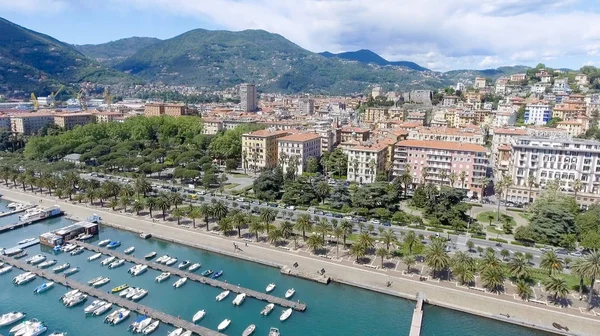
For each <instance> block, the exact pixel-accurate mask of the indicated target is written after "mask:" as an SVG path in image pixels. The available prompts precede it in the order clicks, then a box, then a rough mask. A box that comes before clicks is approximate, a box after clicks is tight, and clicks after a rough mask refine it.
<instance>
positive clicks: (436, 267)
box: [425, 239, 450, 277]
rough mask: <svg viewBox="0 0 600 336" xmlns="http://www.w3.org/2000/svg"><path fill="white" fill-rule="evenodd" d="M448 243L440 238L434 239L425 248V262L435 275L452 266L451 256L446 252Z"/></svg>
mask: <svg viewBox="0 0 600 336" xmlns="http://www.w3.org/2000/svg"><path fill="white" fill-rule="evenodd" d="M445 248H446V244H445V242H443V241H441V240H440V239H434V240H433V241H432V242H431V245H429V246H428V247H427V249H426V250H425V251H426V252H425V262H426V264H427V266H429V268H431V270H432V271H433V276H434V277H435V276H436V272H440V271H443V270H445V269H447V268H448V267H449V266H450V257H448V254H447V253H446V250H445Z"/></svg>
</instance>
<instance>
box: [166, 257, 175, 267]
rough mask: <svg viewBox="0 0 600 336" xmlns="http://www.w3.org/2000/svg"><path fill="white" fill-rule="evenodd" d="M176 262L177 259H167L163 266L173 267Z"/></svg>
mask: <svg viewBox="0 0 600 336" xmlns="http://www.w3.org/2000/svg"><path fill="white" fill-rule="evenodd" d="M176 262H177V258H175V257H173V258H169V260H167V261H165V265H167V266H173V264H175V263H176Z"/></svg>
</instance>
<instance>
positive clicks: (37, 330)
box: [15, 322, 48, 336]
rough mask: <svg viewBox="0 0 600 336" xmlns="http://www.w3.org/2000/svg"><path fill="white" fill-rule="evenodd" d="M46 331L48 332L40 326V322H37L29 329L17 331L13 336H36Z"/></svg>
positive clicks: (43, 326)
mask: <svg viewBox="0 0 600 336" xmlns="http://www.w3.org/2000/svg"><path fill="white" fill-rule="evenodd" d="M46 330H48V328H47V327H46V326H45V325H44V324H42V322H37V323H34V324H32V325H31V326H29V327H25V328H23V329H21V330H19V331H18V332H16V333H15V336H38V335H41V334H43V333H45V332H46Z"/></svg>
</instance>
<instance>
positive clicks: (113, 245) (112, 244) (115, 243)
mask: <svg viewBox="0 0 600 336" xmlns="http://www.w3.org/2000/svg"><path fill="white" fill-rule="evenodd" d="M119 246H121V242H120V241H118V240H116V241H111V242H110V243H108V244H107V245H106V248H109V249H115V248H117V247H119Z"/></svg>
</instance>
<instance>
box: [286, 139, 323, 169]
mask: <svg viewBox="0 0 600 336" xmlns="http://www.w3.org/2000/svg"><path fill="white" fill-rule="evenodd" d="M277 153H278V154H277V155H278V157H283V158H285V161H284V162H283V171H284V172H287V171H288V169H289V168H290V163H291V162H292V161H291V160H292V157H296V158H297V160H298V167H297V168H296V174H298V175H300V174H302V173H303V172H305V171H306V167H307V163H308V159H309V158H311V157H314V158H317V159H318V158H320V157H321V135H319V134H317V133H298V134H291V135H287V136H284V137H281V138H278V139H277Z"/></svg>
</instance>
